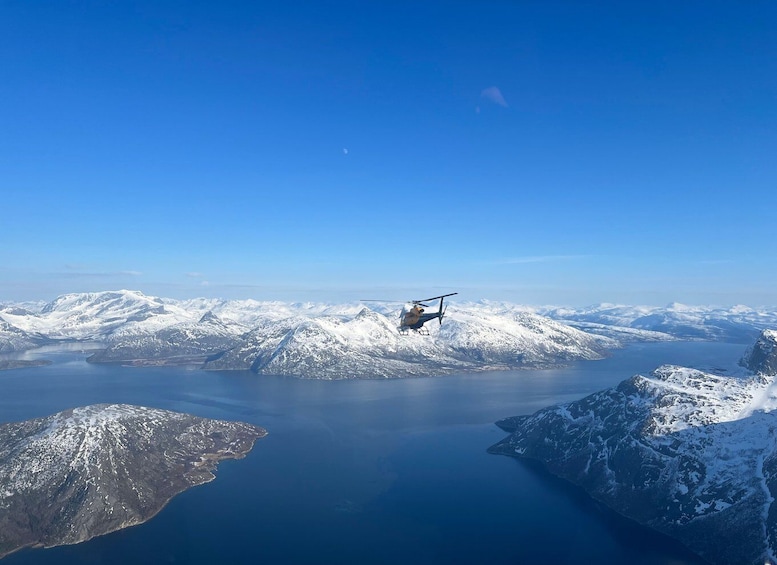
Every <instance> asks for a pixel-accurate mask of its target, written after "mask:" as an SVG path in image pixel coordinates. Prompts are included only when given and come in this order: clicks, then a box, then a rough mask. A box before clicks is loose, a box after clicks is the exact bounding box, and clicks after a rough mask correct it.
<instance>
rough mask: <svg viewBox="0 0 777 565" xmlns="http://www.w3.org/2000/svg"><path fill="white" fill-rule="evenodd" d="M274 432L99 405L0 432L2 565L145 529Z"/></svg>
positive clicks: (150, 410) (0, 428)
mask: <svg viewBox="0 0 777 565" xmlns="http://www.w3.org/2000/svg"><path fill="white" fill-rule="evenodd" d="M266 434H267V432H266V431H265V430H264V429H263V428H260V427H258V426H254V425H251V424H246V423H242V422H227V421H222V420H212V419H206V418H200V417H197V416H192V415H189V414H182V413H178V412H170V411H166V410H159V409H155V408H146V407H142V406H131V405H126V404H97V405H91V406H86V407H81V408H74V409H72V410H66V411H64V412H59V413H57V414H54V415H52V416H48V417H44V418H36V419H32V420H26V421H23V422H16V423H7V424H2V425H0V558H1V557H4V556H6V555H8V554H9V553H12V552H14V551H17V550H19V549H21V548H23V547H30V546H32V547H53V546H57V545H66V544H75V543H80V542H83V541H86V540H89V539H91V538H93V537H96V536H99V535H103V534H106V533H109V532H113V531H116V530H120V529H122V528H126V527H128V526H133V525H137V524H140V523H142V522H145V521H147V520H149V519H150V518H152V517H153V516H154V515H156V514H157V513H158V512H159V511H160V510H161V509H162V508H163V507H164V506H165V504H166V503H167V502H168V501H169V500H170V499H171V498H173V497H174V496H175V495H177V494H179V493H181V492H183V491H185V490H187V489H189V488H191V487H193V486H196V485H200V484H203V483H206V482H208V481H211V480H213V479H214V478H215V477H214V474H213V471H214V470H215V469H216V467H217V465H218V463H219V461H222V460H224V459H240V458H242V457H244V456H245V455H246V454H247V453H248V452H249V451H250V450H251V449H252V447H253V445H254V442H255V441H256V440H257V439H259V438H262V437H264V436H265V435H266Z"/></svg>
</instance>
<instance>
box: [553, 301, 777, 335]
mask: <svg viewBox="0 0 777 565" xmlns="http://www.w3.org/2000/svg"><path fill="white" fill-rule="evenodd" d="M538 312H539V313H541V314H543V315H545V316H548V317H550V318H553V319H555V320H560V321H564V322H567V323H570V324H573V325H574V324H575V323H585V324H596V325H598V326H599V327H600V329H606V328H607V327H618V328H631V329H636V330H644V331H649V332H657V333H659V334H664V335H668V336H672V337H673V338H680V339H702V340H719V341H730V342H738V343H739V342H741V343H749V342H751V341H752V340H753V339H755V338H756V337H757V336H758V334H759V332H760V331H761V330H763V329H767V328H770V327H777V311H774V310H756V309H753V308H749V307H747V306H734V307H731V308H716V307H705V306H686V305H684V304H678V303H673V304H669V305H668V306H665V307H654V306H621V305H614V304H600V305H598V306H591V307H588V308H558V307H548V308H541V309H538ZM585 329H587V330H589V331H593V327H592V326H588V327H586V328H585ZM608 335H609V334H608Z"/></svg>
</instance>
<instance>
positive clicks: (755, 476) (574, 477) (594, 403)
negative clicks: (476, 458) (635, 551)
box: [490, 365, 777, 564]
mask: <svg viewBox="0 0 777 565" xmlns="http://www.w3.org/2000/svg"><path fill="white" fill-rule="evenodd" d="M775 408H777V377H776V376H775V375H758V376H753V377H749V378H737V377H722V376H717V375H712V374H709V373H704V372H701V371H697V370H694V369H689V368H684V367H677V366H669V365H667V366H662V367H659V368H658V369H657V370H655V371H654V372H653V373H652V374H650V375H647V376H642V375H637V376H635V377H632V378H631V379H628V380H626V381H623V382H622V383H621V384H620V385H618V386H617V387H615V388H612V389H608V390H605V391H602V392H598V393H596V394H593V395H591V396H588V397H586V398H583V399H582V400H579V401H576V402H572V403H569V404H564V405H560V406H553V407H550V408H546V409H543V410H540V411H539V412H537V413H535V414H533V415H531V416H519V417H515V418H509V419H507V420H503V421H502V422H500V426H502V427H503V428H504V429H506V430H508V431H511V432H512V433H511V435H510V436H509V437H507V438H506V439H505V440H503V441H502V442H500V443H498V444H496V445H495V446H493V447H492V448H491V449H490V451H491V452H493V453H501V454H505V455H511V456H515V457H527V458H532V459H538V460H540V461H542V462H543V463H544V464H545V465H546V467H547V468H548V469H549V470H550V471H551V472H552V473H554V474H556V475H558V476H560V477H563V478H565V479H567V480H569V481H571V482H573V483H575V484H577V485H580V486H582V487H583V488H584V489H585V490H586V491H588V492H589V493H590V494H591V495H592V496H593V497H594V498H596V499H598V500H600V501H602V502H604V503H606V504H607V505H608V506H610V507H611V508H613V509H615V510H616V511H617V512H619V513H621V514H623V515H625V516H628V517H630V518H633V519H634V520H636V521H638V522H640V523H642V524H645V525H648V526H650V527H653V528H655V529H657V530H659V531H661V532H664V533H666V534H669V535H671V536H673V537H676V538H678V539H679V540H681V541H682V542H683V543H685V544H686V545H687V546H688V547H690V548H691V549H693V550H694V551H696V552H697V553H699V554H700V555H702V556H703V557H704V558H705V559H707V560H709V561H710V562H712V563H721V564H723V563H725V564H730V563H745V564H750V563H753V564H755V563H759V564H762V563H764V562H765V560H767V559H771V560H774V558H775V555H777V507H774V506H773V503H774V494H776V493H777V451H776V450H777V412H774V409H775ZM769 562H773V561H769Z"/></svg>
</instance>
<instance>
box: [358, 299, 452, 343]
mask: <svg viewBox="0 0 777 565" xmlns="http://www.w3.org/2000/svg"><path fill="white" fill-rule="evenodd" d="M455 294H458V292H451V293H450V294H441V295H440V296H432V297H431V298H422V299H420V300H410V301H409V302H405V307H404V308H402V312H401V313H400V314H399V328H398V329H399V333H401V334H407V333H409V332H410V330H413V331H416V332H418V333H419V334H421V335H429V330H428V329H427V328H425V327H423V326H424V324H425V323H426V322H428V321H429V320H434V319H435V318H437V320H438V321H439V322H440V325H442V319H443V316H445V309H443V301H444V300H445V299H446V298H447V297H448V296H453V295H455ZM438 299H439V301H440V307H439V308H438V310H437V312H431V313H429V314H426V313H425V310H424V308H429V305H428V304H425V302H432V301H433V300H438ZM362 302H387V301H385V300H362ZM389 302H390V301H389ZM409 304H412V306H410V307H409Z"/></svg>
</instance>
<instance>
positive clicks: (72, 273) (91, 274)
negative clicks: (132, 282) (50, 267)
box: [52, 267, 143, 278]
mask: <svg viewBox="0 0 777 565" xmlns="http://www.w3.org/2000/svg"><path fill="white" fill-rule="evenodd" d="M65 268H66V269H67V267H65ZM52 274H54V275H56V276H60V277H70V278H78V277H84V278H87V277H88V278H112V277H140V276H142V275H143V273H141V272H140V271H80V270H70V269H68V270H66V271H65V272H64V273H52Z"/></svg>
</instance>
